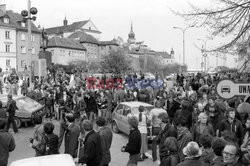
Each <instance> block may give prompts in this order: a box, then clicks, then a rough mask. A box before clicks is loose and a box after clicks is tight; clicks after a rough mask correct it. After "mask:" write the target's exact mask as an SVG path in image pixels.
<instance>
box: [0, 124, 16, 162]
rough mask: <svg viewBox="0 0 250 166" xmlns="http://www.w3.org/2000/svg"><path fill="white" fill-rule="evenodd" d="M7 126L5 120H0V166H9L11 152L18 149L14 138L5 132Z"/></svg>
mask: <svg viewBox="0 0 250 166" xmlns="http://www.w3.org/2000/svg"><path fill="white" fill-rule="evenodd" d="M5 124H6V122H5V121H4V120H0V142H1V143H0V166H7V165H8V158H9V152H12V151H13V150H14V149H15V147H16V144H15V140H14V138H13V136H12V135H11V134H10V133H8V132H6V131H5V130H4V127H5Z"/></svg>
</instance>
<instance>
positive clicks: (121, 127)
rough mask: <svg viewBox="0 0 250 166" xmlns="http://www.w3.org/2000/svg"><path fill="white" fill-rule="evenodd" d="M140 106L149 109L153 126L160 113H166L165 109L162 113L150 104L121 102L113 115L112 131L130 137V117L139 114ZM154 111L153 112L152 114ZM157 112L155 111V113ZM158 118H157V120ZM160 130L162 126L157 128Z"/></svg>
mask: <svg viewBox="0 0 250 166" xmlns="http://www.w3.org/2000/svg"><path fill="white" fill-rule="evenodd" d="M139 106H144V108H146V109H148V110H149V111H150V114H152V116H153V117H152V122H151V123H152V124H155V123H157V122H156V121H158V120H157V119H158V118H157V115H158V114H159V113H160V112H166V111H165V110H163V109H160V110H161V111H157V109H156V108H155V107H154V106H153V105H151V104H148V103H144V102H139V101H131V102H121V103H120V104H118V105H117V107H116V108H115V109H114V111H113V113H112V126H111V127H112V130H113V132H114V133H119V132H122V133H124V134H126V135H129V132H130V130H129V124H128V117H129V116H131V115H132V116H133V115H136V114H137V115H138V114H139V110H138V109H139ZM152 110H153V112H151V111H152ZM154 110H155V111H154ZM155 117H156V118H155ZM157 127H158V128H159V127H160V126H157ZM150 135H151V133H148V136H150Z"/></svg>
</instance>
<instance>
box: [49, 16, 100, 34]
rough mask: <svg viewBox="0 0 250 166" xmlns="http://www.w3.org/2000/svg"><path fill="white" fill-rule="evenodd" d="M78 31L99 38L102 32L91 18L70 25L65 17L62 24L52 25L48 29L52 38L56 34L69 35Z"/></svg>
mask: <svg viewBox="0 0 250 166" xmlns="http://www.w3.org/2000/svg"><path fill="white" fill-rule="evenodd" d="M78 31H80V32H85V33H87V34H90V35H92V36H94V37H95V38H96V39H99V38H100V34H101V32H100V31H99V30H98V29H97V28H96V26H95V25H94V23H93V22H92V21H91V20H90V19H89V20H84V21H78V22H73V23H72V24H69V25H68V20H67V19H66V17H65V19H64V20H63V25H62V26H57V27H51V28H47V29H46V32H47V34H48V35H49V38H52V37H54V36H60V37H68V36H70V35H71V34H73V33H75V32H78Z"/></svg>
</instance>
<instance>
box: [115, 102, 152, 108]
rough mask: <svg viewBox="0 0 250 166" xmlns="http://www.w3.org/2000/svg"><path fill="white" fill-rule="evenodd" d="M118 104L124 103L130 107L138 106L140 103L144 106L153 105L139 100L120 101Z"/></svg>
mask: <svg viewBox="0 0 250 166" xmlns="http://www.w3.org/2000/svg"><path fill="white" fill-rule="evenodd" d="M120 104H124V105H127V106H129V107H132V108H134V107H139V106H141V105H142V106H144V107H150V106H153V105H151V104H148V103H144V102H140V101H130V102H121V103H120Z"/></svg>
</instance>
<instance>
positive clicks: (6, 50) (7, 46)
mask: <svg viewBox="0 0 250 166" xmlns="http://www.w3.org/2000/svg"><path fill="white" fill-rule="evenodd" d="M5 52H10V45H9V44H6V45H5Z"/></svg>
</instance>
